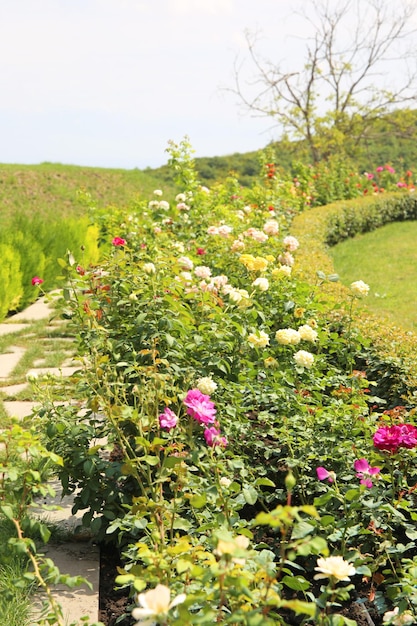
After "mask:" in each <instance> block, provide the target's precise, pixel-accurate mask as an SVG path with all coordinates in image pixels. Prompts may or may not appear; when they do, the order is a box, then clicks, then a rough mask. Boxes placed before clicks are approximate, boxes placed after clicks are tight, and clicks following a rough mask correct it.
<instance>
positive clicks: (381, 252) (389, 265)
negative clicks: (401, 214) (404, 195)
mask: <svg viewBox="0 0 417 626" xmlns="http://www.w3.org/2000/svg"><path fill="white" fill-rule="evenodd" d="M416 242H417V222H393V223H391V224H388V225H386V226H383V227H382V228H379V229H377V230H375V231H373V232H371V233H366V234H364V235H357V236H356V237H354V238H353V239H347V240H346V241H343V242H342V243H340V244H338V245H336V246H334V247H333V248H331V249H330V251H329V253H330V255H331V257H332V258H333V261H334V267H335V271H336V272H337V273H338V274H339V276H340V280H341V281H342V283H344V284H346V285H349V284H350V283H351V282H353V281H354V280H363V281H365V282H366V283H368V285H369V286H370V292H369V296H368V297H367V299H366V306H367V307H368V308H369V309H370V310H371V311H372V312H374V313H376V314H378V315H382V316H385V317H387V318H388V319H389V320H391V321H392V322H394V323H395V324H396V325H398V326H401V327H403V328H405V329H406V330H416V329H417V245H416Z"/></svg>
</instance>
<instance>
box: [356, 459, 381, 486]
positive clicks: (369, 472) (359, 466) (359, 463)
mask: <svg viewBox="0 0 417 626" xmlns="http://www.w3.org/2000/svg"><path fill="white" fill-rule="evenodd" d="M353 467H354V468H355V470H356V472H357V474H356V477H357V478H360V484H361V485H365V486H366V487H368V488H370V487H372V480H371V478H370V477H371V476H375V475H376V474H379V472H380V471H381V470H380V468H379V467H371V466H370V465H369V463H368V461H367V460H366V459H357V460H356V461H355V462H354V464H353Z"/></svg>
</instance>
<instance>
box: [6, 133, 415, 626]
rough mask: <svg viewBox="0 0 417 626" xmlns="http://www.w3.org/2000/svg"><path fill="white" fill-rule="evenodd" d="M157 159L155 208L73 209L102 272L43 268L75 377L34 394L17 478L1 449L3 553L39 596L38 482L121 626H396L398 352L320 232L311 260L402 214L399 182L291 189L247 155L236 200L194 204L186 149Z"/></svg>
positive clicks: (404, 475)
mask: <svg viewBox="0 0 417 626" xmlns="http://www.w3.org/2000/svg"><path fill="white" fill-rule="evenodd" d="M169 154H170V165H171V167H172V168H173V170H174V171H175V173H176V177H177V185H178V193H177V194H176V195H175V197H167V198H165V193H164V190H163V189H157V190H155V192H154V194H153V197H152V198H151V199H149V198H147V199H144V200H143V201H137V202H136V201H135V202H133V203H132V205H131V206H129V207H128V208H115V207H111V210H110V209H107V210H105V209H98V208H96V207H95V205H94V201H93V200H91V198H90V199H89V198H87V199H86V202H87V204H88V214H89V219H90V222H91V224H93V225H94V226H95V227H96V228H97V232H98V241H99V243H100V251H101V258H100V261H99V262H94V263H91V262H87V263H85V262H84V260H83V251H82V250H81V248H77V249H72V250H70V251H68V254H67V255H66V258H65V259H63V258H61V259H60V261H59V262H60V272H61V274H62V285H63V291H62V299H61V302H60V305H59V310H60V315H61V316H62V318H63V319H65V320H67V321H68V323H69V324H70V327H71V329H72V332H73V334H74V336H75V337H76V340H77V346H78V362H79V369H78V372H77V373H76V374H75V375H74V376H73V377H72V379H71V382H70V385H69V388H66V389H64V390H63V389H62V388H60V387H59V385H58V384H55V385H54V383H53V381H48V383H47V384H46V383H45V384H39V385H38V393H39V399H40V401H41V408H40V409H39V410H38V411H37V412H36V414H35V415H34V416H33V417H32V425H31V427H30V428H29V429H28V430H27V432H25V431H24V430H20V431H19V437H20V438H22V437H24V436H27V438H28V439H27V441H28V442H29V443H28V446H30V447H31V450H32V453H33V457H34V459H37V463H38V468H37V469H38V471H37V472H35V471H34V470H32V473H31V474H29V472H28V471H27V468H25V467H24V466H22V464H21V463H19V455H18V454H12V452H11V450H12V449H13V446H14V445H17V443H16V441H17V439H16V430H15V431H14V434H13V433H12V429H10V432H9V433H8V434H6V435H2V437H3V441H5V440H6V441H7V446H8V447H7V450H8V453H7V455H5V456H4V458H3V459H2V472H3V474H2V481H1V493H2V501H3V505H2V512H3V515H4V516H5V517H6V518H7V519H9V520H11V521H13V523H14V525H15V527H16V529H17V532H18V537H19V539H18V540H13V541H11V544H10V545H11V547H12V549H14V550H20V551H21V552H22V551H23V552H24V553H25V554H26V555H28V556H29V575H31V576H32V578H34V579H35V580H36V581H37V582H39V580H42V581H43V582H44V583H45V584H46V585H47V584H48V577H49V576H50V575H51V570H52V569H53V566H52V564H50V563H48V562H46V561H45V560H44V559H43V557H42V553H41V550H40V549H39V547H38V545H37V544H36V542H35V541H33V540H32V539H30V537H31V534H33V532H34V530H36V532H37V533H40V534H41V535H42V539H43V540H44V541H47V539H48V533H47V531H46V529H42V525H40V524H39V523H38V522H35V521H32V522H31V521H30V520H28V519H27V507H28V505H29V503H30V502H31V501H32V499H34V498H35V497H36V496H37V494H38V493H39V492H40V491H42V484H43V483H44V481H45V473H52V474H54V475H56V476H58V477H59V480H60V481H61V483H62V486H63V491H64V493H74V498H75V500H74V502H75V504H74V510H79V511H82V512H83V518H82V523H83V526H84V527H85V528H86V529H88V530H89V531H90V532H91V534H92V537H93V539H94V541H96V542H98V543H99V544H101V545H112V546H113V547H114V549H115V551H117V553H118V554H119V556H120V566H119V568H118V572H117V575H116V576H115V580H114V586H115V587H117V588H119V589H124V590H125V593H126V598H127V601H126V607H125V610H124V613H125V614H124V616H122V618H121V621H120V622H119V623H123V624H138V625H140V624H142V625H145V624H149V625H150V624H161V625H162V624H170V625H171V624H172V625H185V624H196V625H208V624H212V623H213V622H214V623H220V624H233V625H235V624H246V625H247V626H257V625H265V626H267V625H269V624H304V625H308V624H321V625H332V626H339V625H342V624H346V625H353V624H355V623H358V624H368V625H369V624H413V623H416V621H417V618H416V614H417V591H416V589H417V586H416V584H417V551H416V539H417V530H416V526H415V523H416V519H417V500H416V493H417V492H416V484H417V482H416V479H417V469H416V465H415V460H416V449H417V427H416V425H415V408H414V402H415V390H416V385H415V378H413V361H412V357H409V356H407V358H405V357H404V358H401V359H398V360H395V358H394V357H393V356H392V355H388V351H387V345H388V344H389V342H390V341H392V340H393V335H392V334H391V331H390V330H389V329H386V332H385V334H386V337H385V339H384V337H382V338H381V335H384V332H383V331H382V330H381V326H380V324H379V323H378V320H375V319H373V318H371V317H370V316H369V315H368V314H367V313H366V298H367V295H368V292H369V289H370V288H371V286H369V285H367V284H366V283H365V282H364V281H363V280H362V277H361V273H360V267H359V268H358V275H357V280H355V281H354V282H353V283H351V284H350V285H349V286H345V287H344V286H342V285H341V284H340V282H338V280H337V276H335V275H334V273H332V272H331V271H330V272H329V270H328V268H327V267H325V263H324V262H323V263H322V261H323V257H322V256H321V254H322V250H321V251H320V250H319V252H318V251H317V245H318V242H319V241H320V238H322V239H323V233H321V232H320V228H322V229H323V228H324V227H323V224H324V223H325V229H326V237H324V244H326V243H327V244H330V243H335V241H337V240H338V238H339V239H340V238H342V235H340V232H342V231H343V229H344V228H345V230H346V224H347V223H349V232H350V234H349V236H353V235H354V234H355V233H356V232H363V231H364V230H371V229H372V228H376V227H377V226H379V225H380V224H381V223H385V222H389V221H395V220H397V219H401V220H402V219H415V213H416V210H417V208H416V201H415V200H414V197H413V191H414V188H413V183H412V178H411V176H412V175H411V173H409V174H407V175H405V176H404V177H401V176H397V174H395V172H393V171H390V169H389V166H387V167H385V166H384V167H382V166H381V167H380V168H379V169H378V168H376V170H375V175H363V174H361V175H360V174H352V173H349V172H343V171H342V169H341V167H340V165H339V166H337V167H335V169H334V170H331V169H328V170H323V171H322V172H321V176H320V177H317V176H316V173H317V172H315V171H313V170H312V169H311V170H310V171H308V170H306V171H304V172H300V176H298V177H293V178H291V179H290V178H288V177H284V176H282V175H281V174H280V172H279V171H278V168H277V166H276V162H275V160H274V159H273V158H271V155H270V154H265V155H264V157H263V161H262V162H261V164H260V175H259V178H258V180H257V181H256V182H255V183H254V184H253V185H252V186H251V187H242V186H241V185H240V184H239V181H238V180H237V179H236V178H234V177H232V176H231V177H229V178H228V179H227V180H226V181H225V182H223V183H218V184H216V185H213V186H212V187H211V188H210V189H207V188H205V187H204V186H202V185H201V184H200V183H199V181H198V172H196V170H195V167H194V162H193V160H192V158H191V156H190V150H189V146H188V144H187V142H186V141H184V142H182V143H181V144H179V145H176V144H173V143H172V144H171V145H170V147H169ZM391 170H392V168H391ZM301 174H302V175H301ZM336 175H337V176H338V177H339V178H338V183H339V186H338V190H339V191H338V194H336V195H335V193H333V192H332V193H333V195H332V197H327V198H326V189H327V190H328V189H329V188H330V184H331V183H332V184H333V183H334V177H335V176H336ZM378 177H379V178H378ZM384 177H385V178H384ZM326 185H327V186H326ZM390 191H392V192H393V193H389V192H390ZM319 196H321V197H323V198H324V201H322V202H319V201H318V198H319ZM334 201H343V202H342V203H341V204H340V205H338V208H337V211H336V209H335V210H334V212H333V213H331V215H330V213H329V215H330V217H328V216H327V217H325V218H324V217H323V218H320V219H321V221H319V222H318V223H317V224H315V223H313V222H312V221H311V219H310V221H308V219H309V216H313V215H314V214H315V212H316V211H319V212H320V211H321V209H325V210H328V209H327V207H328V206H329V205H330V202H334ZM320 205H323V207H321V206H320ZM313 207H318V208H317V209H316V208H313ZM320 215H321V214H320ZM323 215H324V214H323ZM338 229H339V230H338ZM303 233H304V234H303ZM309 238H311V239H314V240H315V244H314V246H313V245H312V247H310V244H309V243H308V242H309ZM326 238H327V239H326ZM332 238H333V241H332ZM36 274H37V275H36V276H35V277H34V282H33V288H34V289H39V288H41V289H45V291H47V290H48V284H47V283H46V282H44V280H43V278H42V274H41V272H39V273H38V272H37V273H36ZM374 335H375V339H374ZM377 336H378V339H376V337H377ZM407 342H408V343H410V342H411V339H407V340H405V343H407ZM398 350H399V349H398ZM69 398H71V400H72V401H71V402H68V399H69ZM80 407H82V408H83V411H82V412H81V411H80ZM15 428H18V427H17V426H16V427H15ZM19 428H21V427H19ZM20 441H22V439H20ZM97 442H99V443H97ZM55 610H56V609H53V608H52V609H51V608H50V609H48V611H49V612H48V611H47V614H46V616H45V618H44V619H45V621H44V622H43V623H45V624H46V623H59V622H58V621H56V620H57V619H59V618H57V616H56V613H54V611H55ZM48 620H49V621H48ZM54 620H55V621H54ZM122 620H124V621H122Z"/></svg>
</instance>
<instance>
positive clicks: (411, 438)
mask: <svg viewBox="0 0 417 626" xmlns="http://www.w3.org/2000/svg"><path fill="white" fill-rule="evenodd" d="M400 428H401V445H402V446H403V447H404V448H415V447H416V446H417V428H416V427H415V426H413V425H412V424H401V426H400Z"/></svg>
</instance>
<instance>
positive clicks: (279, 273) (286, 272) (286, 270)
mask: <svg viewBox="0 0 417 626" xmlns="http://www.w3.org/2000/svg"><path fill="white" fill-rule="evenodd" d="M291 272H292V269H291V267H290V266H289V265H280V266H279V267H275V268H274V269H273V270H272V272H271V274H272V276H274V277H275V278H282V277H283V276H286V277H289V276H291Z"/></svg>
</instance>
